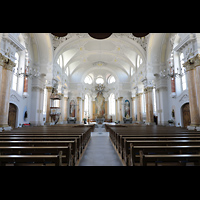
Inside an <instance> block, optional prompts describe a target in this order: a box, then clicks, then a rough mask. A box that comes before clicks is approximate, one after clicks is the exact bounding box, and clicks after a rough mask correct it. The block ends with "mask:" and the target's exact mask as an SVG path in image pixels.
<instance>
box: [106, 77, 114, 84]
mask: <svg viewBox="0 0 200 200" xmlns="http://www.w3.org/2000/svg"><path fill="white" fill-rule="evenodd" d="M114 82H115V77H114V76H112V75H110V76H109V77H108V84H111V83H114Z"/></svg>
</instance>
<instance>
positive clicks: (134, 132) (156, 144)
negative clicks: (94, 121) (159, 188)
mask: <svg viewBox="0 0 200 200" xmlns="http://www.w3.org/2000/svg"><path fill="white" fill-rule="evenodd" d="M105 127H106V131H108V132H110V140H111V141H112V143H113V146H114V147H115V149H116V151H117V153H118V155H119V156H120V158H121V160H122V162H123V164H124V165H125V166H160V165H161V166H174V165H175V166H177V165H178V166H179V165H181V166H182V165H183V166H185V165H198V166H199V165H200V134H199V133H198V132H196V131H191V130H190V131H189V130H186V129H184V128H177V127H167V126H166V127H164V126H155V125H152V126H146V125H143V124H130V125H114V124H113V125H109V124H106V125H105Z"/></svg>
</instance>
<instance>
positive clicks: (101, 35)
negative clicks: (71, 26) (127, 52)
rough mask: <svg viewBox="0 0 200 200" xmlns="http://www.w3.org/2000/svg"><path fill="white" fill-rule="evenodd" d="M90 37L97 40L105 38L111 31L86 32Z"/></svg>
mask: <svg viewBox="0 0 200 200" xmlns="http://www.w3.org/2000/svg"><path fill="white" fill-rule="evenodd" d="M88 34H89V35H90V37H92V38H94V39H98V40H102V39H106V38H108V37H110V36H111V35H112V33H88Z"/></svg>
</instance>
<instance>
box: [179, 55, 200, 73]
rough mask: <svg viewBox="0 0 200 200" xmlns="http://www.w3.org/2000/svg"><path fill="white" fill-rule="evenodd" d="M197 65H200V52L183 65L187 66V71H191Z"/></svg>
mask: <svg viewBox="0 0 200 200" xmlns="http://www.w3.org/2000/svg"><path fill="white" fill-rule="evenodd" d="M197 66H200V54H197V55H196V56H194V57H193V58H191V59H189V60H188V61H187V62H185V63H184V64H183V67H185V68H186V71H190V70H192V69H194V68H195V67H197Z"/></svg>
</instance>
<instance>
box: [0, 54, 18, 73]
mask: <svg viewBox="0 0 200 200" xmlns="http://www.w3.org/2000/svg"><path fill="white" fill-rule="evenodd" d="M0 65H1V66H2V67H3V68H4V69H7V70H10V71H12V70H13V68H14V67H15V65H16V64H15V63H14V62H13V61H12V60H10V59H9V58H7V57H5V56H4V55H2V54H1V53H0Z"/></svg>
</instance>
